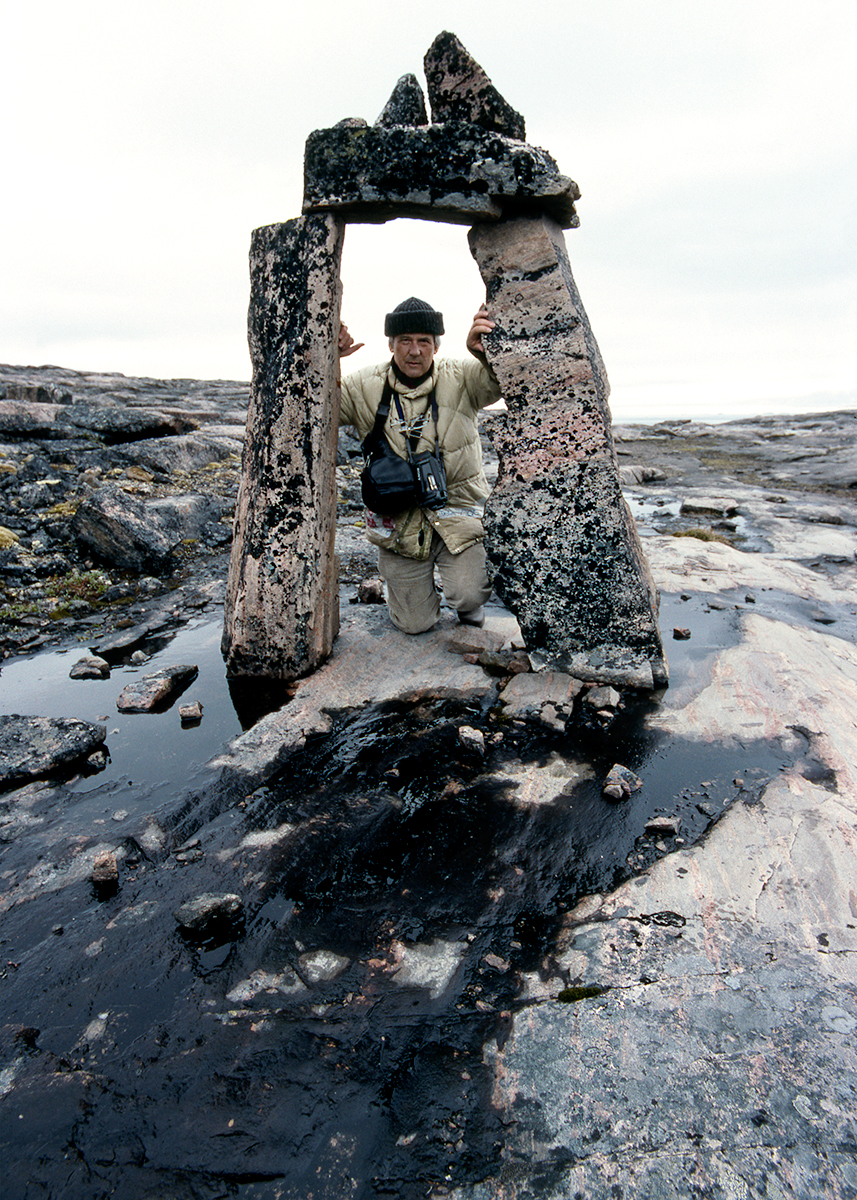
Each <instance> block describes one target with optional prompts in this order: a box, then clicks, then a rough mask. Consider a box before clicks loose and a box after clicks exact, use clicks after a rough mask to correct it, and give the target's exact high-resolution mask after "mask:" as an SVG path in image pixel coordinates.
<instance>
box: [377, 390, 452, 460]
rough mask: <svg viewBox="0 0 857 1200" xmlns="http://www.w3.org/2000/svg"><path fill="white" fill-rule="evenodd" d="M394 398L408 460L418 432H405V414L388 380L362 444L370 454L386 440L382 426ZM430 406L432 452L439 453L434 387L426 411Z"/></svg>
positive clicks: (416, 440)
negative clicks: (373, 420)
mask: <svg viewBox="0 0 857 1200" xmlns="http://www.w3.org/2000/svg"><path fill="white" fill-rule="evenodd" d="M391 400H395V402H396V410H397V412H398V414H399V420H400V421H401V422H402V429H403V431H405V449H406V451H407V454H408V461H409V462H410V460H411V456H412V455H413V454H415V453H416V449H417V446H418V444H419V440H420V434H418V433H414V434H411V435H410V436H409V435H408V433H407V423H406V421H405V414H404V412H403V411H402V402H401V400H400V399H399V395H398V392H394V391H393V389H392V387H391V386H390V382H389V380H387V379H385V380H384V390H383V392H382V393H381V403H380V404H379V405H378V411H377V412H376V413H375V424H374V425H373V426H372V429H371V431H370V433H369V434H368V435H367V437H366V440H365V441H364V443H363V445H364V448H365V450H368V451H369V453H370V454H373V453H377V450H378V448H379V446H380V444H381V443H382V442H386V437H385V436H384V426H385V424H386V423H387V417H388V416H389V415H390V401H391ZM429 408H431V414H432V420H433V421H434V452H435V454H439V453H440V442H439V440H438V434H437V416H438V414H437V399H436V397H435V389H434V388H432V390H431V392H430V394H429V402H428V405H427V407H426V413H428V410H429Z"/></svg>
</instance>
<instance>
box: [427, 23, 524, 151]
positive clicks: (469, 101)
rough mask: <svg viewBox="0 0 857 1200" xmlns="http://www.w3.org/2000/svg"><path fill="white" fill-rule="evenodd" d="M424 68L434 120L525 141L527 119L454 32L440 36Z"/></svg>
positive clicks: (433, 45) (446, 32)
mask: <svg viewBox="0 0 857 1200" xmlns="http://www.w3.org/2000/svg"><path fill="white" fill-rule="evenodd" d="M423 68H424V70H425V74H426V82H427V84H428V94H429V103H430V104H431V115H432V120H433V121H435V122H437V123H441V122H454V123H458V122H464V123H470V124H473V125H481V126H483V127H484V128H485V129H490V130H493V131H494V132H496V133H503V134H505V135H506V136H507V137H510V138H516V139H517V140H519V141H523V140H524V138H525V136H526V132H525V128H524V118H523V117H522V116H521V114H520V113H519V112H515V110H514V109H513V108H512V106H511V105H510V104H508V103H507V101H506V100H504V99H503V97H502V96H501V95H500V93H499V92H498V91H497V89H496V88H495V87H494V85H493V83H492V82H491V80H490V79H489V78H488V76H487V75H486V74H485V72H484V71H483V70H482V68H481V67H480V66H479V63H477V62H476V61H475V59H473V58H471V56H470V54H469V53H468V52H467V50H465V48H464V46H462V44H461V42H460V41H459V40H458V38H457V37H456V36H455V34H454V33H449V32H448V31H444V32H443V33H439V34H438V36H437V37H436V38H435V39H434V41H433V42H432V44H431V46H430V47H429V49H428V51H427V52H426V55H425V58H424V59H423Z"/></svg>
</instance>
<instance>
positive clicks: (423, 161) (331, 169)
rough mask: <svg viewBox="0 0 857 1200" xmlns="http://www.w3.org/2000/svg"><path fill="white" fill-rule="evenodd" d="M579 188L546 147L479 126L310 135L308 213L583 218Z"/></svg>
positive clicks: (371, 217) (570, 224)
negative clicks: (579, 212) (578, 207)
mask: <svg viewBox="0 0 857 1200" xmlns="http://www.w3.org/2000/svg"><path fill="white" fill-rule="evenodd" d="M579 196H580V190H579V188H578V187H577V184H576V183H575V182H574V181H573V180H571V179H569V178H568V177H567V176H565V175H562V174H560V171H559V168H558V167H557V164H556V162H555V160H554V159H553V158H552V157H551V155H550V154H548V153H547V151H545V150H541V149H539V148H538V147H535V146H529V145H527V144H526V143H522V142H519V141H514V140H513V139H511V138H509V137H505V136H504V135H503V134H500V133H492V132H490V131H489V130H487V129H483V128H481V127H480V126H478V125H429V126H427V127H425V128H414V127H405V126H395V127H393V128H385V127H383V126H380V125H375V126H372V127H371V128H366V129H343V128H341V127H334V128H332V129H318V130H316V131H315V132H314V133H311V134H310V136H309V137H308V138H307V144H306V154H305V158H304V201H303V212H304V213H320V212H334V213H338V214H339V215H341V216H343V217H345V218H346V219H347V220H349V221H386V220H391V219H392V218H394V217H421V218H423V219H424V220H427V221H444V222H451V223H453V224H459V225H461V224H463V225H472V224H473V222H474V221H494V220H498V219H499V218H501V217H504V216H511V215H515V214H517V213H522V212H527V213H542V212H544V213H547V214H549V215H550V216H551V217H553V219H554V220H556V221H557V222H558V223H559V224H560V225H561V226H562V227H563V228H566V229H567V228H574V227H576V226H577V225H578V224H579V220H578V217H577V213H576V210H575V207H574V202H575V200H577V199H579Z"/></svg>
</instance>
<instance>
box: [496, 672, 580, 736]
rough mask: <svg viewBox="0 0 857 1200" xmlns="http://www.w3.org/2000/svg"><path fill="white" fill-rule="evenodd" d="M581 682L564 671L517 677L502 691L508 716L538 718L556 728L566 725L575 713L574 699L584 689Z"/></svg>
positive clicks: (504, 709) (501, 694)
mask: <svg viewBox="0 0 857 1200" xmlns="http://www.w3.org/2000/svg"><path fill="white" fill-rule="evenodd" d="M583 686H584V685H583V683H582V682H581V681H580V680H579V679H574V678H573V677H572V676H571V675H566V674H564V673H563V672H561V671H537V672H534V673H532V674H523V673H522V674H519V675H515V676H514V677H513V678H512V679H510V681H509V682H508V683H507V684H506V686H505V687H504V688H503V690H502V691H501V692H500V700H501V701H502V704H503V712H504V715H505V716H508V717H536V718H537V719H540V720H543V721H544V722H545V724H547V725H549V726H551V727H552V728H555V727H556V725H557V722H558V721H561V722H562V724H563V726H564V723H565V722H566V721H567V720H568V718H569V717H570V716H571V714H572V712H573V710H574V699H575V697H576V696H577V695H578V694H579V692H580V691H581V689H582V688H583Z"/></svg>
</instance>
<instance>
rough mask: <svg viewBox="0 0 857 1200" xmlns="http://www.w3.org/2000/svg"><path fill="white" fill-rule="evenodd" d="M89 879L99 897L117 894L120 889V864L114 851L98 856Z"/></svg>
mask: <svg viewBox="0 0 857 1200" xmlns="http://www.w3.org/2000/svg"><path fill="white" fill-rule="evenodd" d="M89 878H90V881H91V883H92V886H93V887H94V888H95V891H96V894H97V895H99V896H101V897H106V896H110V895H113V894H114V893H115V892H116V890H117V889H118V887H119V864H118V862H117V860H116V855H115V854H114V853H113V851H112V850H108V851H105V852H104V853H103V854H99V855H98V857H97V858H96V859H95V861H94V862H93V864H92V872H91V874H90V876H89Z"/></svg>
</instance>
